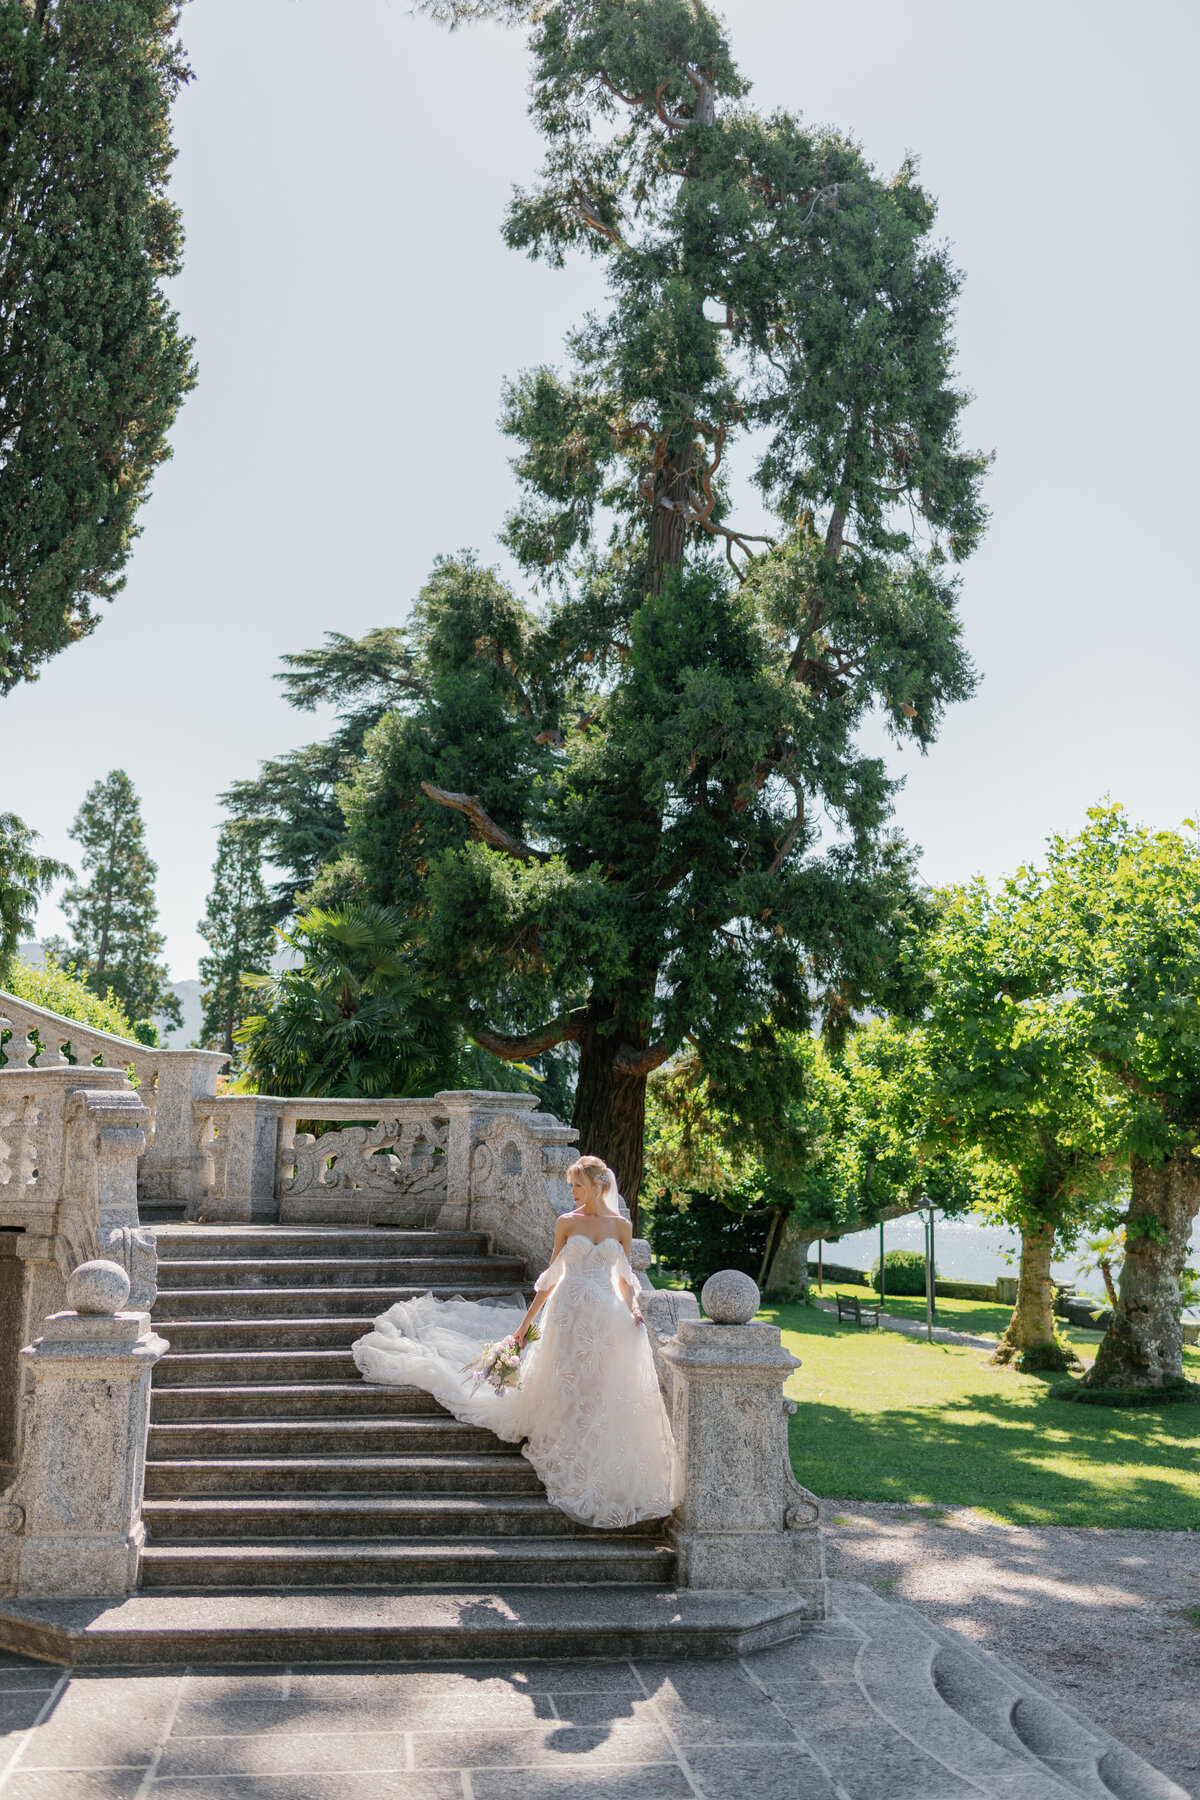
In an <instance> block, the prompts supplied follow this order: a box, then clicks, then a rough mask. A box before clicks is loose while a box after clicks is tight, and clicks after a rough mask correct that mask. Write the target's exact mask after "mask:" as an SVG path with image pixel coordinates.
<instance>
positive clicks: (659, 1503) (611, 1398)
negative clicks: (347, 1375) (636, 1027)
mask: <svg viewBox="0 0 1200 1800" xmlns="http://www.w3.org/2000/svg"><path fill="white" fill-rule="evenodd" d="M567 1180H568V1181H569V1182H570V1184H571V1193H572V1195H573V1196H574V1199H575V1210H574V1212H570V1213H565V1214H563V1215H562V1216H561V1217H560V1218H559V1220H558V1224H557V1226H556V1227H555V1232H554V1255H553V1258H552V1260H551V1262H550V1266H549V1268H547V1269H546V1270H545V1272H544V1273H543V1274H541V1275H539V1276H538V1279H537V1283H536V1291H535V1293H534V1297H533V1300H532V1302H531V1304H530V1306H529V1308H528V1310H527V1311H526V1313H525V1315H524V1317H523V1318H522V1317H521V1314H520V1308H519V1307H516V1306H505V1305H502V1304H501V1305H496V1304H490V1303H487V1302H483V1301H474V1300H462V1299H454V1300H437V1299H435V1298H434V1296H433V1295H432V1294H421V1295H420V1296H419V1297H418V1298H417V1299H416V1300H402V1301H400V1302H399V1304H398V1305H396V1306H393V1307H391V1308H390V1310H389V1311H387V1312H385V1313H384V1314H383V1315H382V1316H381V1317H380V1318H378V1319H376V1321H375V1328H374V1330H373V1331H371V1332H369V1333H368V1334H367V1336H366V1337H361V1338H359V1339H358V1341H357V1343H356V1344H355V1345H354V1360H355V1362H356V1363H357V1365H358V1368H359V1371H360V1373H361V1374H362V1375H364V1376H365V1377H366V1379H367V1380H368V1381H381V1382H390V1383H392V1384H394V1385H397V1386H414V1387H419V1388H424V1389H425V1391H426V1392H427V1393H430V1394H432V1395H433V1396H434V1397H435V1399H437V1400H440V1401H441V1403H442V1405H443V1406H445V1407H447V1408H448V1410H449V1411H450V1412H452V1413H453V1414H454V1416H455V1418H457V1419H461V1420H462V1421H463V1422H464V1423H466V1424H469V1425H483V1426H486V1427H487V1428H488V1429H489V1430H491V1431H494V1432H495V1433H496V1435H497V1436H498V1437H501V1438H503V1439H505V1441H506V1442H508V1443H514V1444H515V1443H521V1442H522V1440H524V1443H523V1447H522V1448H523V1454H524V1455H525V1456H526V1457H527V1458H528V1459H529V1461H530V1462H531V1463H532V1464H533V1466H534V1468H535V1469H536V1470H537V1473H538V1475H539V1477H540V1478H541V1480H542V1483H543V1485H544V1486H545V1489H546V1494H547V1497H548V1498H549V1500H550V1501H551V1503H552V1504H553V1505H554V1506H557V1507H558V1508H559V1509H560V1510H561V1511H562V1512H565V1513H567V1514H569V1515H570V1517H571V1518H573V1519H578V1520H580V1521H581V1522H582V1523H583V1524H585V1525H601V1526H607V1527H616V1526H620V1525H633V1524H635V1523H636V1522H637V1521H638V1520H639V1519H661V1518H665V1517H666V1516H667V1515H668V1514H669V1513H670V1511H671V1506H672V1498H673V1496H672V1483H673V1474H674V1466H675V1454H674V1443H673V1440H672V1437H671V1427H670V1425H669V1423H668V1421H667V1414H666V1408H665V1407H664V1406H663V1402H662V1395H661V1393H660V1391H659V1386H658V1376H657V1375H656V1373H655V1369H654V1357H653V1353H652V1351H651V1349H650V1342H649V1338H648V1336H647V1333H646V1330H645V1322H644V1320H643V1318H642V1313H641V1308H640V1307H639V1305H638V1287H637V1282H636V1279H635V1277H634V1273H633V1270H632V1268H631V1267H630V1264H629V1251H630V1247H631V1245H632V1242H633V1234H632V1230H631V1228H630V1225H629V1221H628V1220H627V1219H626V1218H624V1217H623V1215H622V1214H621V1212H620V1211H619V1209H618V1206H617V1183H616V1178H615V1177H614V1175H613V1172H612V1170H611V1169H610V1168H609V1167H608V1166H607V1164H605V1163H603V1162H601V1160H600V1158H599V1157H598V1156H581V1157H580V1158H579V1160H578V1162H576V1163H573V1164H572V1166H571V1167H570V1169H568V1171H567ZM543 1311H544V1316H543V1318H542V1321H541V1326H540V1331H539V1333H538V1335H537V1336H536V1337H535V1340H534V1342H532V1343H531V1344H529V1346H528V1347H527V1348H525V1349H524V1354H523V1357H522V1371H521V1384H520V1386H519V1387H518V1388H509V1389H507V1390H506V1391H505V1392H503V1393H499V1394H498V1393H496V1392H495V1390H494V1389H493V1388H491V1387H490V1386H489V1385H488V1384H487V1382H486V1381H480V1382H478V1383H476V1382H475V1381H474V1380H473V1379H472V1371H473V1367H474V1364H475V1362H476V1360H477V1358H478V1357H479V1354H480V1351H481V1350H482V1348H483V1345H484V1344H485V1343H490V1342H493V1341H495V1340H496V1339H499V1338H502V1337H504V1336H505V1335H507V1334H509V1333H511V1334H512V1335H513V1336H514V1337H515V1339H516V1341H517V1343H518V1344H519V1345H521V1346H524V1345H525V1338H526V1334H527V1333H528V1331H529V1328H530V1326H531V1325H532V1323H533V1321H534V1320H535V1319H536V1318H537V1317H538V1314H539V1313H543Z"/></svg>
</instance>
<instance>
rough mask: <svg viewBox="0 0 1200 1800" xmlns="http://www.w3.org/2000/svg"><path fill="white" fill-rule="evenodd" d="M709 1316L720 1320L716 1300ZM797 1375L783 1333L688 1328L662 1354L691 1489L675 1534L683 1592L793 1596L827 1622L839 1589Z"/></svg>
mask: <svg viewBox="0 0 1200 1800" xmlns="http://www.w3.org/2000/svg"><path fill="white" fill-rule="evenodd" d="M721 1279H722V1277H714V1278H713V1280H714V1281H719V1280H721ZM736 1279H737V1280H738V1281H740V1282H745V1283H747V1285H748V1287H749V1288H751V1289H753V1290H754V1298H753V1303H752V1305H751V1307H750V1312H751V1316H752V1314H753V1311H754V1310H756V1309H757V1303H758V1290H757V1288H754V1284H753V1282H751V1281H750V1279H749V1277H748V1276H738V1277H736ZM706 1294H707V1289H706ZM705 1307H706V1310H715V1308H714V1309H710V1308H709V1306H708V1301H707V1298H705ZM797 1366H798V1365H797V1361H796V1358H795V1357H794V1356H792V1355H791V1354H790V1353H789V1352H788V1351H787V1350H785V1349H784V1348H783V1344H782V1341H781V1338H780V1333H779V1328H778V1327H777V1326H775V1325H755V1324H733V1323H730V1324H719V1323H714V1322H712V1321H711V1320H704V1321H700V1320H696V1319H686V1318H684V1319H681V1320H680V1321H679V1327H678V1330H677V1332H676V1334H675V1336H674V1337H673V1338H671V1339H669V1340H668V1341H667V1342H666V1343H665V1344H663V1345H661V1347H660V1368H661V1370H662V1371H663V1374H664V1376H665V1378H666V1379H665V1383H664V1385H665V1386H667V1387H668V1388H669V1409H670V1413H671V1426H672V1430H673V1431H674V1434H675V1443H676V1448H677V1450H678V1454H679V1458H680V1466H681V1474H682V1481H683V1497H682V1499H681V1501H680V1504H679V1506H678V1507H677V1509H676V1512H675V1515H674V1517H673V1519H672V1522H671V1526H670V1533H671V1536H672V1538H673V1539H674V1543H675V1548H676V1554H677V1556H678V1580H679V1584H680V1586H681V1587H689V1588H725V1589H737V1590H740V1591H743V1592H745V1591H747V1590H751V1591H752V1590H755V1589H767V1588H781V1587H789V1588H793V1589H795V1590H796V1592H797V1593H799V1594H800V1595H801V1596H802V1597H803V1598H804V1599H805V1600H806V1601H807V1602H808V1604H809V1608H810V1611H811V1616H812V1617H813V1618H816V1619H822V1618H825V1617H827V1616H828V1610H829V1590H828V1583H827V1581H826V1579H825V1560H824V1550H823V1545H822V1540H821V1533H820V1530H819V1527H818V1524H817V1518H818V1508H817V1503H816V1501H815V1500H814V1498H813V1496H812V1495H811V1494H810V1493H808V1491H807V1489H805V1488H802V1487H801V1486H800V1485H799V1483H798V1482H797V1481H796V1478H795V1476H794V1475H793V1474H792V1466H791V1460H790V1458H789V1456H788V1441H787V1421H788V1418H789V1417H790V1415H791V1414H792V1413H793V1412H795V1410H796V1406H795V1402H794V1401H792V1400H786V1399H785V1398H784V1395H783V1384H784V1382H785V1381H786V1380H787V1378H788V1376H789V1375H790V1374H791V1373H792V1371H793V1369H795V1368H796V1367H797Z"/></svg>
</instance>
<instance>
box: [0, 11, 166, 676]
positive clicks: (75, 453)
mask: <svg viewBox="0 0 1200 1800" xmlns="http://www.w3.org/2000/svg"><path fill="white" fill-rule="evenodd" d="M178 18H179V5H178V0H0V214H2V216H3V219H4V230H3V232H2V233H0V693H3V692H6V691H7V690H8V689H10V688H11V687H12V686H13V685H14V684H15V683H17V682H19V681H28V680H31V679H33V678H34V677H35V676H36V675H37V674H38V672H39V670H40V668H41V666H42V664H43V663H44V662H45V661H46V659H47V658H48V657H50V656H53V655H54V654H55V653H56V652H57V651H59V650H62V649H64V648H65V647H66V645H68V644H70V643H72V642H73V641H74V640H75V639H77V638H80V637H83V636H86V634H87V633H88V632H90V631H92V630H93V629H94V628H95V625H96V623H97V619H98V613H97V610H96V604H97V602H98V601H102V600H110V599H112V597H113V595H114V594H116V593H117V592H118V591H119V589H120V588H121V587H122V586H123V584H124V568H125V564H126V561H127V560H128V557H129V552H130V548H131V545H132V541H133V538H134V537H135V536H136V533H137V526H136V524H135V520H136V517H137V512H138V508H139V507H140V505H141V503H142V501H143V500H144V499H145V497H146V494H147V491H148V489H149V485H150V481H151V478H152V476H153V473H154V470H155V468H156V467H157V466H158V464H159V463H161V462H162V461H163V460H164V458H165V457H167V456H168V455H169V454H170V451H169V448H168V445H167V432H168V430H169V429H170V426H171V423H172V421H173V419H174V417H175V414H176V412H177V411H178V409H179V405H180V402H181V400H182V398H183V396H184V394H185V393H186V392H187V391H188V389H189V388H190V387H192V386H193V384H194V380H195V374H194V370H193V367H192V361H191V344H190V340H188V339H186V338H184V337H182V336H181V335H180V332H179V327H178V321H177V319H176V315H175V313H174V312H173V311H172V310H171V308H170V307H169V306H168V304H167V302H166V299H165V297H164V294H163V288H162V282H163V278H164V277H166V276H169V275H173V274H175V273H176V272H177V271H178V268H179V260H180V249H181V244H182V234H181V230H180V222H179V214H178V211H177V210H176V208H175V207H174V206H172V205H171V204H170V203H169V201H168V200H167V198H166V183H167V176H168V173H169V171H170V167H171V163H172V160H173V158H174V154H175V152H174V148H173V146H172V144H171V137H170V126H169V115H170V107H171V102H172V100H173V98H174V96H175V94H176V93H177V91H178V89H179V86H180V83H181V82H183V81H184V80H186V78H187V68H186V65H185V63H184V61H183V57H182V53H181V51H180V48H179V45H178V43H177V41H176V38H175V31H176V26H177V24H178Z"/></svg>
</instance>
